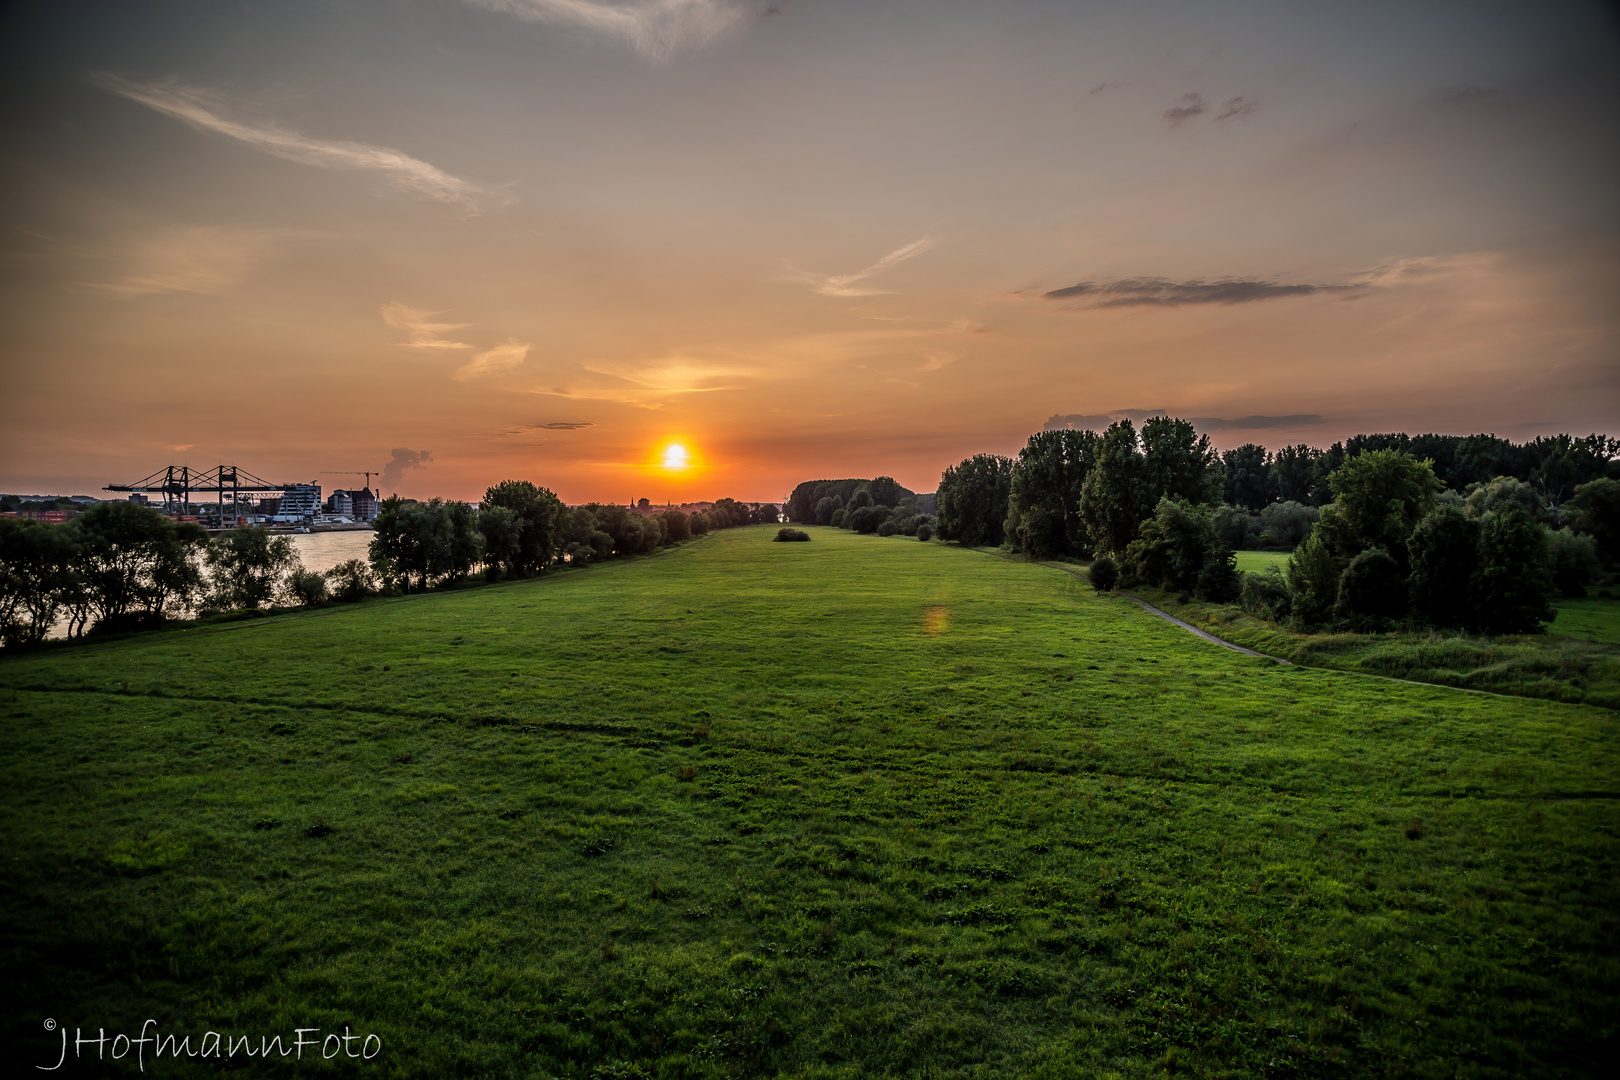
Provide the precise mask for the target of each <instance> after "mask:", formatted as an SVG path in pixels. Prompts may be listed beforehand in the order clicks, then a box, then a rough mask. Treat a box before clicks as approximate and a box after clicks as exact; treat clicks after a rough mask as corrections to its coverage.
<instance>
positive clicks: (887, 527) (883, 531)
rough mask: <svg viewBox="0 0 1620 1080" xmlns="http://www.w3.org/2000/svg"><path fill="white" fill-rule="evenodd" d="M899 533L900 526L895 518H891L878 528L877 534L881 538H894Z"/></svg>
mask: <svg viewBox="0 0 1620 1080" xmlns="http://www.w3.org/2000/svg"><path fill="white" fill-rule="evenodd" d="M899 531H900V526H899V525H898V524H897V523H896V522H895V520H894V519H893V518H890V519H889V520H888V521H885V522H884V523H883V524H881V525H879V526H878V528H877V534H878V535H879V536H893V535H894V534H895V533H897V532H899Z"/></svg>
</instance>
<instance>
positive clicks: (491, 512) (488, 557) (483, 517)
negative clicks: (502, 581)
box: [478, 506, 523, 574]
mask: <svg viewBox="0 0 1620 1080" xmlns="http://www.w3.org/2000/svg"><path fill="white" fill-rule="evenodd" d="M478 531H479V532H480V533H482V534H483V537H484V562H485V563H486V564H487V565H489V566H491V567H494V568H497V569H499V568H504V569H505V570H506V572H507V573H508V574H515V573H516V572H517V569H518V560H519V558H520V557H521V555H522V551H523V534H522V525H521V524H520V523H519V522H518V517H517V514H516V513H514V512H513V511H512V510H511V509H510V508H509V507H505V506H485V507H483V508H482V509H480V510H479V511H478Z"/></svg>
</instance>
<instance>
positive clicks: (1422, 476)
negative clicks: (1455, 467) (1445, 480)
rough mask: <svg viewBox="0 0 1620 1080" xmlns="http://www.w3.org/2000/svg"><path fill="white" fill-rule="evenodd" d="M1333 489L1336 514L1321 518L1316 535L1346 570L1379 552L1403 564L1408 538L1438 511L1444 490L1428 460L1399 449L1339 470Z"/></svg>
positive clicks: (1348, 463) (1366, 457)
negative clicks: (1437, 503) (1364, 554)
mask: <svg viewBox="0 0 1620 1080" xmlns="http://www.w3.org/2000/svg"><path fill="white" fill-rule="evenodd" d="M1328 484H1329V486H1330V487H1331V488H1332V489H1333V503H1334V508H1335V511H1336V512H1335V513H1333V514H1331V515H1329V514H1323V515H1322V518H1321V521H1320V522H1319V523H1318V524H1317V527H1316V535H1318V536H1321V537H1322V540H1323V542H1324V543H1326V544H1327V546H1328V548H1329V550H1331V551H1332V552H1333V554H1334V555H1335V556H1336V557H1337V558H1339V559H1342V560H1344V562H1345V564H1346V565H1348V563H1349V561H1350V560H1351V559H1353V558H1355V557H1356V556H1357V555H1359V554H1360V553H1361V552H1363V551H1366V550H1367V549H1368V548H1375V547H1378V548H1383V549H1384V552H1385V553H1386V554H1388V555H1390V556H1391V557H1392V558H1395V560H1396V562H1397V563H1398V564H1402V563H1404V562H1405V561H1406V539H1407V537H1409V536H1411V535H1412V530H1413V529H1415V528H1416V527H1417V523H1418V522H1419V521H1421V520H1423V516H1424V515H1425V514H1427V513H1428V512H1429V511H1430V510H1432V509H1433V508H1434V502H1435V496H1436V495H1437V494H1438V493H1439V492H1440V490H1441V484H1440V481H1439V480H1438V479H1436V478H1435V475H1434V469H1433V468H1432V467H1431V466H1430V464H1429V463H1428V462H1427V461H1419V460H1418V459H1416V458H1414V457H1413V456H1412V455H1410V454H1407V453H1404V452H1402V451H1400V450H1370V451H1368V452H1366V453H1363V454H1358V455H1357V456H1355V457H1353V458H1350V459H1349V460H1348V461H1346V462H1345V463H1344V465H1343V466H1341V467H1340V468H1339V469H1337V470H1336V471H1334V473H1333V474H1332V475H1331V476H1330V477H1328ZM1402 572H1403V576H1404V572H1405V568H1404V566H1403V567H1402Z"/></svg>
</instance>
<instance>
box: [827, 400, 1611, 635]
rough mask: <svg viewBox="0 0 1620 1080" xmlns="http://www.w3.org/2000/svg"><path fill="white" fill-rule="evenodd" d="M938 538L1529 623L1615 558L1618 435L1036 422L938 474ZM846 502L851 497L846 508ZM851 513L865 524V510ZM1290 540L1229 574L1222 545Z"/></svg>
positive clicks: (1171, 582) (1293, 602)
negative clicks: (1258, 566) (1279, 555)
mask: <svg viewBox="0 0 1620 1080" xmlns="http://www.w3.org/2000/svg"><path fill="white" fill-rule="evenodd" d="M937 498H938V505H939V525H938V531H939V535H940V536H941V538H942V539H948V540H956V541H958V542H961V543H964V544H970V545H975V546H978V545H987V544H988V545H995V544H1002V543H1004V544H1005V545H1006V546H1007V547H1008V548H1010V549H1011V550H1013V551H1017V552H1022V553H1025V554H1027V555H1029V556H1031V557H1033V558H1038V559H1057V558H1079V559H1087V558H1092V557H1107V558H1108V559H1109V562H1110V570H1108V571H1105V573H1104V576H1105V577H1107V576H1108V575H1109V574H1111V573H1112V572H1113V569H1112V568H1113V567H1114V566H1116V565H1117V573H1118V575H1119V580H1120V582H1121V583H1123V584H1126V585H1130V584H1133V583H1141V584H1147V585H1151V586H1155V587H1159V588H1164V589H1169V590H1173V591H1177V592H1181V593H1191V594H1196V595H1198V596H1199V597H1201V598H1203V599H1208V600H1215V601H1233V600H1240V601H1241V603H1242V604H1243V606H1244V607H1245V608H1247V609H1248V610H1250V611H1252V612H1255V613H1257V614H1261V615H1263V616H1265V617H1267V618H1273V619H1278V620H1289V621H1291V622H1292V623H1293V624H1294V625H1296V626H1300V627H1320V626H1338V627H1343V628H1348V629H1357V628H1363V629H1376V628H1381V627H1386V626H1390V625H1393V624H1396V623H1402V622H1409V623H1415V624H1421V625H1429V626H1436V627H1442V628H1456V629H1465V630H1474V631H1480V632H1489V633H1521V632H1530V631H1534V630H1535V629H1537V628H1538V627H1539V626H1541V625H1542V624H1543V623H1545V622H1546V621H1548V620H1549V619H1551V618H1552V616H1553V611H1552V607H1551V601H1552V599H1553V598H1555V597H1556V596H1558V595H1565V596H1581V595H1584V594H1585V590H1586V588H1587V586H1588V584H1590V582H1591V581H1592V580H1593V579H1594V578H1595V577H1596V576H1597V575H1599V574H1600V573H1604V572H1606V571H1607V572H1610V573H1612V572H1614V571H1616V570H1620V440H1614V439H1609V438H1605V437H1603V436H1599V435H1592V436H1588V437H1586V438H1575V437H1572V436H1569V435H1558V436H1550V437H1544V438H1540V439H1536V440H1534V441H1533V442H1529V443H1522V444H1520V443H1512V442H1509V441H1508V440H1505V439H1498V438H1496V437H1495V436H1489V435H1475V436H1449V435H1418V436H1410V435H1405V434H1389V435H1358V436H1356V437H1354V438H1351V439H1348V440H1346V441H1345V442H1342V443H1335V444H1334V445H1332V446H1330V447H1328V448H1327V449H1326V450H1317V449H1314V448H1312V447H1308V446H1289V447H1284V448H1283V449H1281V450H1279V451H1277V452H1276V453H1272V452H1271V451H1269V450H1267V449H1266V448H1265V447H1262V446H1257V445H1253V444H1249V445H1245V446H1240V447H1238V448H1236V449H1234V450H1229V451H1227V452H1226V453H1224V454H1217V453H1216V452H1215V451H1214V449H1213V448H1212V447H1211V446H1210V443H1209V439H1208V438H1207V437H1205V436H1199V435H1198V434H1197V433H1196V431H1195V430H1194V428H1193V425H1192V424H1191V423H1190V422H1189V421H1186V420H1180V419H1175V418H1172V417H1163V416H1160V417H1153V418H1150V419H1148V420H1146V421H1144V422H1143V423H1142V426H1141V429H1140V431H1138V430H1137V428H1136V427H1135V425H1133V424H1132V423H1131V422H1130V421H1129V420H1123V421H1120V422H1118V423H1115V424H1113V425H1111V426H1110V427H1109V428H1108V429H1107V430H1106V431H1104V432H1101V433H1098V432H1095V431H1075V430H1052V431H1043V432H1041V433H1039V434H1037V435H1034V436H1032V437H1031V438H1030V440H1029V442H1028V443H1027V444H1026V445H1025V446H1024V448H1023V449H1022V450H1020V451H1019V453H1018V456H1017V458H1015V459H1010V458H1002V457H997V456H994V455H987V454H980V455H976V456H974V457H971V458H968V459H966V460H964V461H962V462H960V463H959V464H957V465H954V466H952V467H951V468H949V469H947V470H946V471H945V473H944V475H943V476H942V477H941V478H940V486H939V492H938V495H937ZM842 513H844V514H845V515H860V514H861V513H862V511H860V510H849V509H844V510H842ZM863 520H864V519H863ZM1257 548H1258V549H1269V550H1279V551H1292V552H1294V555H1293V558H1292V559H1291V561H1290V563H1289V566H1288V570H1287V572H1286V574H1285V573H1283V572H1282V571H1280V570H1274V571H1272V572H1270V573H1267V574H1249V575H1240V574H1239V573H1238V572H1237V571H1236V569H1235V567H1234V563H1233V557H1232V553H1233V552H1234V551H1237V550H1243V549H1257Z"/></svg>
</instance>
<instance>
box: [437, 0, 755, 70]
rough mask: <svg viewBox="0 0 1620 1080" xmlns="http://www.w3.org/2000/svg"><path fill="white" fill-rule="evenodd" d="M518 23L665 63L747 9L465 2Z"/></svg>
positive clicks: (692, 0)
mask: <svg viewBox="0 0 1620 1080" xmlns="http://www.w3.org/2000/svg"><path fill="white" fill-rule="evenodd" d="M466 2H467V3H469V4H472V5H473V6H475V7H481V8H486V9H488V10H490V11H500V12H504V13H506V14H508V15H515V16H517V17H518V18H520V19H529V20H532V21H534V22H545V23H552V24H554V25H561V26H576V27H579V28H581V29H584V30H589V31H593V32H595V33H598V34H602V35H604V36H606V37H609V38H613V39H616V40H618V41H621V42H623V43H625V44H626V45H629V46H630V47H631V48H633V49H635V50H636V51H637V52H639V53H641V54H642V55H643V56H646V57H648V58H649V59H653V60H666V59H668V58H669V57H670V56H671V55H673V54H674V53H676V52H678V51H680V50H681V49H683V48H686V47H688V46H700V45H706V44H708V43H709V42H710V41H713V40H714V39H715V38H717V37H719V36H720V35H721V34H723V33H725V32H726V31H728V30H730V29H732V28H733V27H735V26H736V25H737V24H738V23H740V22H741V21H742V20H743V19H744V18H745V17H746V16H747V14H748V9H747V8H746V7H744V6H743V5H742V4H738V3H734V2H732V0H626V2H623V3H608V2H603V0H466Z"/></svg>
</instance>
